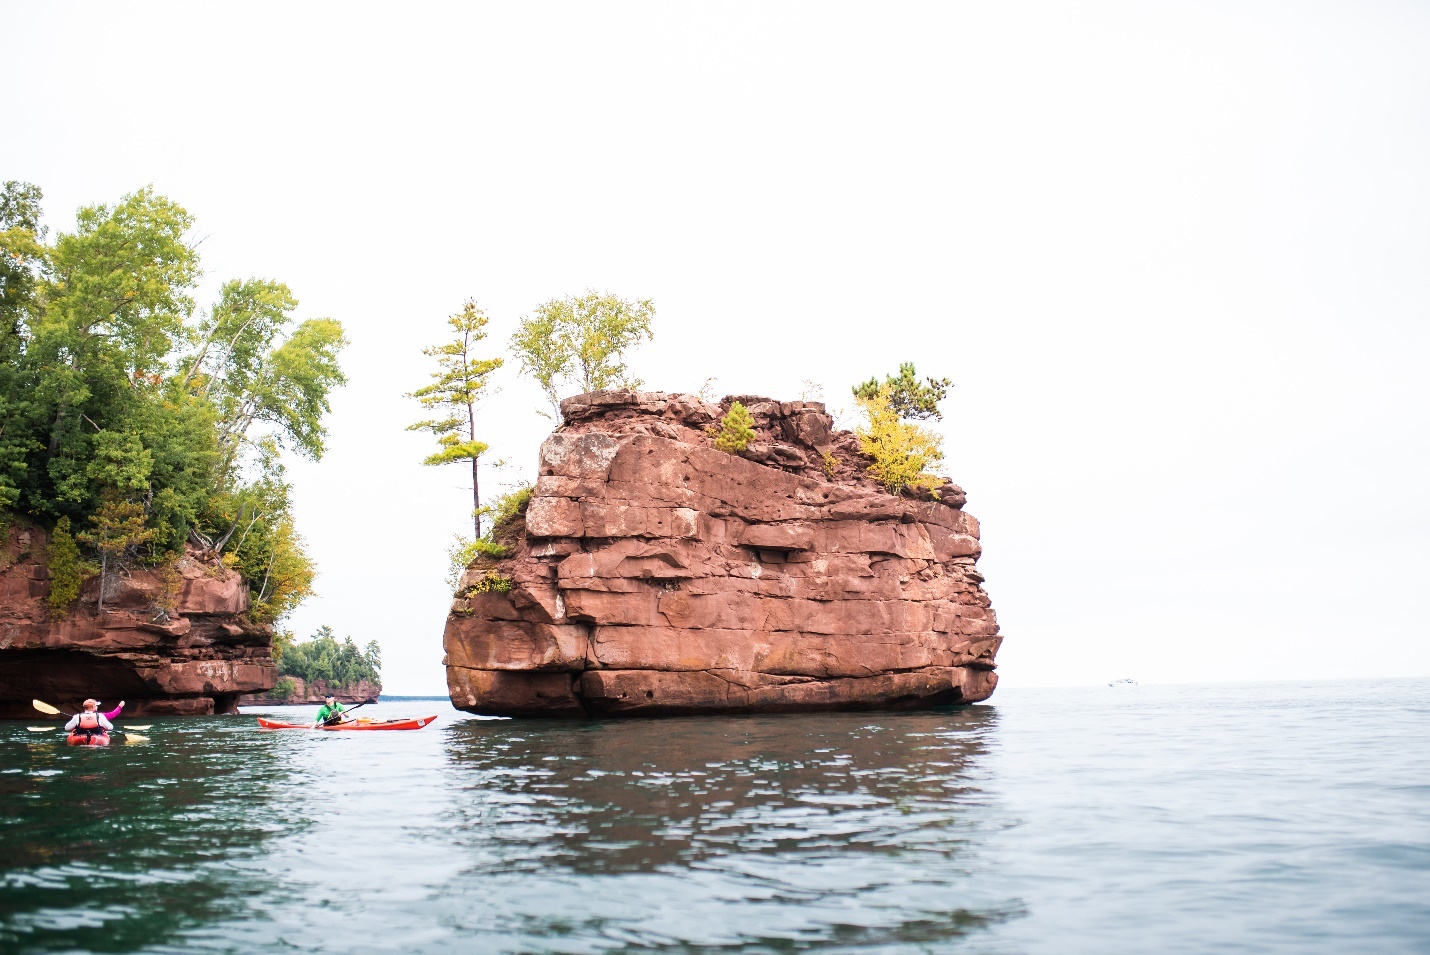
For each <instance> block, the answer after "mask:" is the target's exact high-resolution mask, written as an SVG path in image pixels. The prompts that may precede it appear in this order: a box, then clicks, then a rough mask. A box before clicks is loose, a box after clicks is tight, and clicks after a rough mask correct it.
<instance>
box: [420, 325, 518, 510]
mask: <svg viewBox="0 0 1430 955" xmlns="http://www.w3.org/2000/svg"><path fill="white" fill-rule="evenodd" d="M488 321H489V319H488V318H487V314H486V313H485V312H483V311H482V310H481V309H480V308H478V307H477V303H476V302H475V301H472V300H470V299H469V300H468V301H467V302H466V303H465V304H463V306H462V310H461V311H460V312H458V313H457V314H456V315H453V316H451V317H450V318H448V319H447V324H448V325H450V326H451V327H452V331H453V332H454V333H455V334H456V337H455V338H453V339H452V340H451V341H449V342H447V343H446V344H443V345H433V346H431V347H430V348H424V349H422V353H423V354H424V355H430V356H432V357H434V358H436V359H437V370H436V371H434V372H432V375H431V377H432V382H431V384H428V385H425V386H423V387H421V388H418V389H417V390H416V391H413V392H411V393H410V394H409V395H408V397H410V398H416V399H417V400H418V401H420V402H421V403H422V406H423V407H424V408H426V409H428V410H429V411H435V412H437V413H438V414H440V415H442V417H438V418H429V419H427V420H425V421H418V422H417V423H416V424H411V425H408V426H407V430H408V431H429V432H431V433H432V434H433V435H435V436H436V437H437V445H438V450H437V451H436V452H435V453H433V454H430V455H428V456H427V457H426V458H425V459H424V460H423V461H422V463H423V464H429V465H439V464H452V463H455V462H460V461H466V462H469V463H470V465H471V468H472V524H473V526H474V527H475V529H476V536H477V537H481V536H482V494H481V475H480V473H479V467H480V459H481V456H482V455H484V454H486V453H487V450H488V447H487V445H486V444H485V443H483V442H481V441H478V440H477V405H478V404H480V403H481V401H482V399H483V398H484V397H485V396H486V393H487V389H488V388H490V386H491V376H492V373H493V372H495V371H496V370H497V369H498V368H500V367H501V366H502V359H500V358H477V357H476V356H475V355H474V354H473V353H472V352H473V349H475V348H476V346H477V343H478V342H480V341H481V340H482V339H484V338H486V337H487V322H488Z"/></svg>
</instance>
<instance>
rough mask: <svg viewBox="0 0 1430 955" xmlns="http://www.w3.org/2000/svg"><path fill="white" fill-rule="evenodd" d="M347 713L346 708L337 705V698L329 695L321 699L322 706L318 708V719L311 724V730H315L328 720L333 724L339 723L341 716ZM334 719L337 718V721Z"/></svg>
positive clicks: (339, 704)
mask: <svg viewBox="0 0 1430 955" xmlns="http://www.w3.org/2000/svg"><path fill="white" fill-rule="evenodd" d="M347 711H348V708H347V707H346V706H343V705H342V704H341V703H339V702H338V699H337V697H335V696H333V694H331V693H329V694H328V695H327V696H325V697H323V705H322V706H320V707H318V718H317V719H316V720H315V721H314V722H313V728H314V729H317V728H318V727H320V726H322V725H323V724H324V723H326V722H328V721H329V720H332V721H333V722H334V723H338V722H341V719H342V714H344V713H346V712H347ZM334 717H337V719H334Z"/></svg>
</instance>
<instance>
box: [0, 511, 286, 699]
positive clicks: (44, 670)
mask: <svg viewBox="0 0 1430 955" xmlns="http://www.w3.org/2000/svg"><path fill="white" fill-rule="evenodd" d="M3 543H4V546H3V547H0V717H8V718H19V717H24V718H26V719H31V720H33V719H36V718H39V717H38V714H37V713H36V712H35V710H34V709H33V708H32V707H31V705H30V701H31V700H32V699H41V700H44V701H45V702H47V703H52V704H54V705H55V706H58V707H60V708H61V709H67V710H71V711H73V710H75V709H78V707H79V704H80V703H81V702H82V701H83V700H84V699H85V698H86V697H96V698H98V699H100V700H102V701H103V702H104V703H105V705H106V706H113V705H114V704H116V703H118V702H119V701H120V700H125V701H126V705H125V707H124V713H125V715H126V716H130V715H144V714H184V715H188V714H206V713H233V712H237V710H236V705H237V702H238V698H239V695H240V694H243V693H252V692H260V691H263V690H267V689H269V688H270V687H272V686H273V681H274V678H275V674H276V670H275V668H274V666H273V656H272V644H273V634H272V632H271V630H269V628H267V627H266V626H261V625H255V624H252V623H250V622H248V620H247V618H246V617H245V616H244V614H245V612H246V611H247V610H248V586H247V585H246V584H245V583H244V581H243V578H242V577H240V576H239V575H238V574H237V573H235V572H233V571H232V570H229V569H227V568H225V567H223V566H222V565H221V564H218V563H216V562H213V563H205V562H201V561H200V560H198V559H197V556H196V554H194V553H192V552H191V553H190V554H189V555H187V556H185V557H184V558H183V559H181V560H179V561H178V562H177V564H176V565H175V568H174V570H175V573H174V574H172V575H170V576H169V577H168V578H167V579H166V578H165V577H164V576H163V575H162V574H160V573H159V572H157V571H154V570H148V569H143V570H135V571H133V573H131V574H129V575H124V574H111V575H110V578H109V583H108V585H107V587H106V589H105V597H104V613H103V614H102V615H99V614H96V605H97V598H98V595H99V581H98V579H90V580H88V581H86V582H85V585H84V587H83V589H82V590H81V593H80V597H79V599H78V600H77V601H75V603H74V604H73V605H72V606H71V607H70V608H69V611H68V612H67V613H66V614H65V616H64V617H63V618H61V619H59V620H52V619H50V616H49V605H48V603H47V601H46V597H48V596H49V592H50V585H49V573H48V571H47V570H46V565H45V548H46V545H47V543H48V540H47V539H46V537H45V534H44V533H43V532H42V531H40V530H38V529H36V528H19V527H11V528H10V529H9V530H8V532H7V534H6V537H5V539H4V541H3Z"/></svg>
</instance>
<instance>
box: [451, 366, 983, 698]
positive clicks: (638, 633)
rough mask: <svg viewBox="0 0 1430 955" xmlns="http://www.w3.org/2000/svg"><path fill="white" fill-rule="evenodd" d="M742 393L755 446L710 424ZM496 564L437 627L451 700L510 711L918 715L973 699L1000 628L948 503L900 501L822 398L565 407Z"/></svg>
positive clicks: (635, 397) (471, 583)
mask: <svg viewBox="0 0 1430 955" xmlns="http://www.w3.org/2000/svg"><path fill="white" fill-rule="evenodd" d="M731 400H740V401H741V402H742V403H743V404H745V405H746V406H747V407H748V408H749V410H750V411H751V413H752V414H753V416H754V418H755V427H756V430H757V432H758V438H757V439H756V440H754V441H752V442H751V443H750V445H749V447H748V448H747V449H746V450H745V451H744V452H743V453H742V454H740V455H733V454H727V453H725V452H722V451H717V450H715V448H714V446H713V440H712V438H711V434H710V432H711V430H712V428H714V427H715V426H716V425H717V424H718V421H719V418H720V416H721V415H722V414H724V413H725V412H726V411H727V410H728V409H729V405H730V401H731ZM562 412H563V416H564V419H565V424H564V425H563V426H562V427H561V428H559V429H558V430H557V431H556V432H555V433H553V434H552V435H551V437H549V438H548V439H547V440H546V442H545V444H544V445H543V446H542V449H541V466H540V476H539V478H538V480H537V482H536V486H535V489H534V491H533V494H532V498H531V501H530V504H529V505H528V506H527V509H526V512H525V526H524V528H523V527H520V526H518V527H516V528H514V529H513V530H512V531H511V532H510V536H509V540H510V543H511V546H512V553H511V554H510V555H509V556H508V557H507V558H505V559H503V560H501V561H499V562H493V561H489V560H485V559H478V561H476V562H474V563H473V564H472V566H471V567H469V568H468V569H467V572H466V573H465V575H464V576H463V579H462V583H461V586H460V587H459V589H458V596H457V597H456V599H454V601H453V604H452V609H451V613H450V615H449V616H448V618H447V628H446V634H445V639H444V647H445V649H446V653H447V657H446V661H445V662H446V666H447V683H448V687H449V690H450V693H451V697H452V702H453V704H454V705H455V706H457V707H458V708H459V709H464V710H469V711H472V712H476V713H485V714H493V715H506V716H567V717H569V716H583V715H593V716H627V715H658V714H676V713H712V712H740V711H745V712H751V711H795V710H820V709H853V708H870V709H873V708H912V707H922V706H932V705H938V704H946V703H958V702H973V701H977V700H982V699H985V698H987V697H988V696H989V695H990V694H991V693H992V692H993V688H994V686H995V684H996V682H997V676H996V674H995V673H994V671H993V668H994V654H995V653H996V651H997V648H998V644H999V642H1000V640H1001V638H1000V637H999V636H998V625H997V622H996V620H995V618H994V614H993V610H992V608H991V607H990V605H989V601H988V597H987V596H986V594H984V592H983V590H982V588H981V587H980V583H981V581H982V580H983V578H982V576H981V575H979V573H978V571H977V569H976V568H975V562H976V560H977V558H978V555H979V552H980V548H979V543H978V522H977V520H975V519H974V518H973V517H972V516H971V515H969V514H967V513H966V512H964V511H963V509H962V508H963V504H964V495H963V492H962V491H961V490H960V489H959V488H958V487H957V486H956V485H952V484H949V485H946V486H945V487H944V488H942V489H941V490H940V492H939V493H938V494H937V496H936V497H935V496H934V495H930V494H927V493H924V494H922V495H920V496H914V497H910V496H894V495H891V494H888V493H886V492H885V491H884V490H883V489H882V488H880V487H879V486H878V485H877V484H876V483H874V482H873V481H872V480H871V479H870V478H869V477H868V475H867V473H866V472H865V466H866V465H867V463H868V462H867V459H865V458H864V457H863V456H862V455H861V454H860V453H859V450H858V444H857V440H856V439H855V437H854V435H852V434H850V433H848V432H840V431H835V430H834V429H833V427H832V423H831V420H830V417H829V415H827V414H826V413H825V411H824V406H823V405H821V404H818V403H802V402H784V403H780V402H776V401H772V400H769V399H764V398H757V397H739V398H736V399H728V398H727V399H726V401H725V402H724V403H723V404H721V405H718V406H717V405H714V404H709V403H705V402H702V401H700V400H699V399H696V398H694V397H691V396H688V395H674V394H659V393H632V392H604V393H597V394H591V395H582V396H579V397H576V398H571V399H568V400H567V401H565V402H563V403H562Z"/></svg>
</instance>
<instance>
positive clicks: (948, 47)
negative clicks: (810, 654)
mask: <svg viewBox="0 0 1430 955" xmlns="http://www.w3.org/2000/svg"><path fill="white" fill-rule="evenodd" d="M0 28H3V32H4V35H5V39H4V42H3V47H4V53H3V56H0V84H3V88H4V89H5V90H6V91H7V94H8V95H7V96H6V97H5V103H6V105H5V120H4V125H3V128H0V179H21V180H28V181H32V182H35V183H37V184H39V185H41V186H42V187H43V188H44V190H45V193H46V209H47V212H48V215H49V220H48V221H49V223H50V225H51V226H52V227H53V228H60V229H64V228H67V227H69V225H70V224H71V223H72V222H73V214H74V210H75V209H76V208H77V207H78V206H80V205H82V204H85V203H90V202H99V201H113V200H115V199H117V198H118V197H119V196H120V195H121V194H123V193H125V192H127V191H130V190H133V189H135V188H137V187H139V186H142V185H144V184H146V183H153V184H154V185H155V186H156V187H157V188H158V189H159V190H160V191H161V192H163V193H165V194H167V195H170V196H172V197H173V198H175V199H177V200H179V201H180V202H181V203H183V204H184V205H185V206H186V207H188V208H189V209H190V211H192V212H193V213H195V214H196V215H197V216H198V220H199V225H198V228H197V230H196V232H197V234H198V235H200V236H204V237H206V238H205V241H204V244H203V246H202V251H203V255H204V263H205V266H206V273H207V276H206V287H205V291H204V294H203V296H201V299H202V300H204V301H210V300H211V299H212V296H213V290H214V289H215V288H216V287H217V285H218V283H219V282H220V281H222V280H224V279H226V278H229V277H234V276H249V275H259V276H267V277H274V278H279V279H282V280H284V281H286V282H287V283H289V284H290V285H291V286H292V288H293V289H294V291H295V293H296V294H297V295H298V297H299V298H300V300H301V301H302V309H301V316H302V317H309V316H316V315H327V316H332V317H335V318H338V319H341V320H342V321H343V322H344V323H345V325H346V326H347V328H348V331H349V335H350V337H351V339H352V343H353V344H352V347H351V349H350V350H349V352H348V353H347V354H346V358H345V365H346V368H347V370H348V373H349V375H350V376H351V384H350V385H349V386H348V387H347V388H346V389H345V390H344V391H342V392H341V393H340V394H338V395H337V396H336V397H335V400H334V404H333V415H332V418H331V434H332V438H331V451H330V452H329V454H328V455H327V456H326V457H325V458H324V459H323V461H322V462H321V464H316V465H310V464H295V465H294V466H293V467H292V470H291V473H292V476H293V478H294V481H295V484H296V487H297V500H298V507H299V519H300V521H301V524H302V527H303V529H304V532H305V534H306V536H307V538H308V540H309V542H310V545H311V549H312V552H313V554H314V556H315V557H316V558H317V560H318V562H319V566H320V570H321V578H320V580H319V582H318V586H319V594H318V596H317V597H316V598H314V599H313V600H311V601H310V602H309V603H308V604H307V605H305V606H304V607H303V608H302V609H301V610H300V611H299V612H298V613H297V614H296V615H295V617H294V619H293V621H292V624H293V626H294V628H295V629H297V630H298V631H299V632H300V633H307V632H311V630H312V629H314V628H315V627H317V626H318V625H319V624H323V623H327V624H330V625H332V626H333V627H335V628H336V629H337V630H338V631H339V632H340V633H348V634H351V635H353V636H354V637H355V638H357V639H358V640H359V641H366V640H368V639H377V640H378V641H379V642H380V643H381V644H382V647H383V652H384V654H385V657H386V661H387V662H386V667H385V678H386V679H385V682H386V685H387V688H388V690H389V691H391V692H396V693H403V692H406V693H419V692H433V693H440V692H444V691H445V684H444V680H443V672H442V668H441V665H440V664H441V654H442V651H441V634H442V626H443V621H444V619H445V615H446V608H447V594H446V591H445V586H444V584H443V580H442V578H443V574H444V571H445V557H444V553H443V552H444V549H445V547H446V545H447V543H448V541H449V540H450V538H451V535H452V534H453V533H454V532H455V531H457V530H460V529H461V528H463V527H464V526H465V522H466V513H467V509H468V508H469V507H470V503H469V500H468V499H467V497H466V496H465V495H466V493H467V492H466V491H465V490H464V488H463V486H462V483H461V472H460V469H459V468H452V469H451V470H443V469H432V468H423V467H421V466H419V464H418V462H419V460H420V459H421V457H422V456H423V455H424V454H425V453H426V451H427V441H426V440H425V439H424V438H423V437H422V436H419V435H415V434H408V433H406V432H404V431H403V426H404V425H406V424H407V423H408V422H409V421H411V420H413V419H414V418H415V417H416V416H417V412H418V409H417V408H416V407H414V406H413V403H412V402H410V401H408V400H406V399H404V398H403V397H402V395H403V393H404V392H406V391H408V390H410V389H411V388H413V387H415V386H417V385H420V384H422V383H423V381H424V378H425V375H426V372H427V365H426V362H427V359H425V358H424V357H423V356H422V355H421V354H420V349H421V348H422V346H424V345H426V344H429V343H432V342H434V341H436V340H438V339H440V338H441V337H442V335H443V333H444V331H445V326H444V321H445V318H446V316H447V315H448V314H449V313H450V312H452V311H455V310H456V309H457V308H458V307H459V306H460V304H461V302H462V300H463V299H465V298H466V297H468V296H475V297H476V298H477V299H478V301H479V302H480V303H481V304H482V305H483V306H484V307H485V308H486V309H487V310H488V312H489V313H490V314H491V315H492V316H493V326H494V327H495V334H494V336H493V339H494V343H495V344H497V345H500V344H501V343H503V342H504V340H505V338H506V336H507V335H508V334H509V333H510V331H511V329H512V328H513V326H514V324H515V322H516V320H517V319H518V318H519V317H520V316H521V315H522V314H524V313H525V312H526V311H527V310H528V309H530V308H531V306H532V305H534V304H536V303H537V302H540V301H542V300H544V299H547V298H551V297H554V296H559V295H565V294H570V293H577V292H581V291H583V290H585V289H587V288H595V289H599V290H610V291H614V292H617V293H619V294H622V295H625V296H627V297H649V298H652V299H654V300H655V302H656V306H657V309H658V318H657V326H656V339H655V341H654V342H653V343H652V344H651V345H649V346H647V347H645V348H644V349H643V350H642V351H640V352H639V353H638V354H637V355H636V356H635V359H634V361H633V366H634V368H635V370H636V372H637V373H638V374H640V375H641V376H643V377H644V378H645V380H646V382H647V385H648V386H650V387H652V388H658V389H667V390H696V389H698V388H699V387H700V385H701V383H702V382H703V381H704V380H705V379H706V378H708V377H712V376H713V377H715V378H717V379H718V387H719V390H720V392H721V393H759V394H767V395H772V396H776V397H782V398H792V397H796V396H797V395H798V392H799V390H800V387H801V382H802V381H803V380H804V379H813V380H815V381H817V382H820V383H822V385H823V386H824V388H825V391H826V393H827V395H828V396H829V397H830V399H831V403H833V404H838V403H842V402H844V401H845V399H844V397H843V396H845V395H847V393H848V387H849V385H850V384H852V383H853V382H855V381H856V380H860V379H862V378H864V377H867V376H869V375H871V374H874V373H876V372H877V373H884V372H887V371H891V370H893V369H894V368H895V366H896V365H897V364H898V362H900V361H901V360H909V359H913V360H916V361H917V363H918V367H919V370H920V371H921V372H923V373H928V374H938V375H948V376H951V377H952V378H953V379H954V381H955V384H956V387H955V388H954V390H953V391H952V393H951V397H950V400H949V401H948V402H947V404H946V409H947V412H948V414H947V417H946V422H945V425H944V431H945V433H946V435H947V450H948V461H949V463H948V468H947V470H948V472H949V473H950V474H951V475H952V476H953V478H954V479H955V480H956V481H958V482H959V483H960V484H962V485H963V486H964V487H965V488H966V489H967V491H968V497H969V503H968V509H969V510H970V511H971V512H973V513H974V514H976V515H977V516H978V517H979V518H980V519H981V520H982V522H983V527H984V546H985V556H984V558H983V561H982V568H983V571H984V573H985V574H986V575H987V578H988V582H987V588H988V591H989V593H990V594H991V595H992V598H993V602H994V606H995V607H996V608H997V610H998V615H999V619H1000V621H1001V622H1002V625H1003V630H1004V633H1005V636H1006V639H1007V642H1006V643H1005V645H1004V648H1003V651H1002V652H1001V654H1000V663H1001V669H1002V673H1003V679H1004V681H1005V685H1009V684H1014V685H1016V684H1025V685H1029V684H1068V683H1086V682H1096V681H1105V680H1107V679H1110V678H1114V677H1121V676H1124V675H1131V676H1135V677H1138V678H1140V679H1142V680H1144V681H1149V682H1150V681H1156V682H1190V681H1210V680H1237V679H1292V678H1296V679H1300V678H1337V677H1361V676H1408V675H1422V676H1423V675H1426V674H1430V639H1427V637H1430V626H1427V623H1426V610H1425V607H1424V597H1425V595H1426V593H1427V591H1430V588H1427V585H1426V580H1427V578H1430V504H1427V501H1430V489H1427V487H1426V477H1427V468H1426V464H1427V460H1428V459H1430V429H1427V412H1430V386H1427V380H1426V375H1425V368H1426V363H1427V357H1430V347H1427V346H1430V336H1427V321H1426V317H1427V306H1430V271H1427V263H1430V55H1427V50H1430V6H1427V5H1425V4H1423V3H1394V2H1375V0H1356V2H1342V3H1318V2H1308V0H1296V2H1287V3H1256V2H1247V0H1236V2H1228V3H1214V2H1212V3H1209V2H1186V3H1175V2H1167V3H1155V2H1137V3H1078V4H1067V3H1046V4H1039V3H997V4H982V3H981V4H973V3H951V2H950V3H938V4H928V5H919V4H892V3H882V4H874V3H869V4H864V5H849V4H834V3H809V4H781V3H769V2H762V3H750V4H738V3H718V4H715V3H709V4H684V3H668V2H662V3H649V4H611V3H579V4H549V3H504V4H500V5H477V4H467V3H464V4H451V5H428V4H391V3H388V4H383V5H381V6H370V7H365V6H362V5H358V4H352V3H344V4H327V5H322V4H317V3H302V4H299V3H277V4H269V3H253V2H245V3H241V4H240V3H229V4H223V5H220V4H207V3H206V4H194V3H184V4H170V5H161V4H131V3H124V4H118V3H97V4H80V3H48V4H39V3H33V2H27V3H16V2H11V0H5V2H4V3H3V4H0ZM538 403H539V396H538V394H537V393H536V391H535V389H534V388H533V387H532V386H530V385H529V384H528V383H526V382H524V381H522V380H520V379H518V378H516V377H515V375H514V374H511V375H507V376H506V377H505V378H504V380H503V391H502V393H501V394H500V395H499V396H498V397H497V398H495V399H494V400H492V401H491V402H490V404H489V405H488V406H487V409H486V412H485V424H484V427H485V429H486V431H487V433H488V434H489V435H490V438H491V443H492V444H493V445H494V447H495V448H496V451H497V452H498V453H499V454H502V455H505V456H507V457H510V458H511V459H512V460H513V462H514V467H513V468H512V469H511V471H510V472H509V474H508V475H507V477H506V479H507V480H516V479H517V478H518V477H521V476H529V475H530V474H531V473H532V472H533V471H534V468H535V459H536V450H537V446H538V444H539V442H540V440H541V438H542V437H543V436H544V434H545V432H546V429H547V424H546V423H545V422H544V421H543V419H541V418H539V417H537V416H536V414H535V413H534V409H535V408H536V407H537V405H538Z"/></svg>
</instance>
